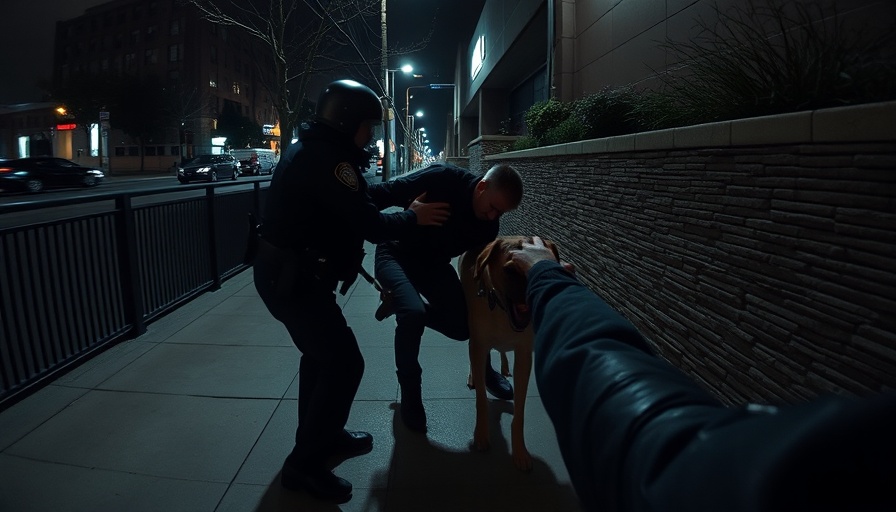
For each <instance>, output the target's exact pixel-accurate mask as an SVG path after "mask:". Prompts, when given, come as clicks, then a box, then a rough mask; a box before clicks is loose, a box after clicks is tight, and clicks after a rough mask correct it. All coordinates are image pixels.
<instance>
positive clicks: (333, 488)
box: [280, 460, 352, 503]
mask: <svg viewBox="0 0 896 512" xmlns="http://www.w3.org/2000/svg"><path fill="white" fill-rule="evenodd" d="M280 483H281V484H282V485H283V487H286V488H287V489H290V490H293V491H298V490H300V489H304V490H305V491H308V494H311V495H312V496H314V497H315V498H318V499H321V500H327V501H333V502H336V503H345V502H346V501H348V500H350V499H351V498H352V484H350V483H349V482H348V480H345V479H344V478H339V477H338V476H336V475H334V474H333V473H332V472H331V471H328V470H326V469H324V468H320V469H316V470H305V469H302V468H298V467H296V466H294V465H292V464H290V463H289V460H287V461H286V462H285V463H284V464H283V469H282V470H281V472H280Z"/></svg>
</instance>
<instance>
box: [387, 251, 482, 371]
mask: <svg viewBox="0 0 896 512" xmlns="http://www.w3.org/2000/svg"><path fill="white" fill-rule="evenodd" d="M374 268H375V273H376V278H377V280H378V281H379V282H380V284H381V285H382V286H383V288H385V289H387V290H390V291H391V292H392V305H393V307H394V309H395V319H396V322H397V323H398V326H397V327H396V328H395V366H396V368H397V372H396V373H397V374H398V382H399V384H401V385H402V386H408V385H411V386H419V385H420V384H421V380H422V374H423V369H422V368H421V367H420V362H419V361H418V356H419V354H420V340H421V338H422V337H423V330H424V329H425V328H426V327H429V328H430V329H434V330H436V331H438V332H440V333H442V334H444V335H445V336H447V337H449V338H451V339H454V340H458V341H465V340H467V339H468V338H469V337H470V332H469V327H468V326H467V304H466V299H465V298H464V292H463V288H462V287H461V284H460V279H459V278H458V276H457V271H456V270H455V269H454V266H453V265H452V264H451V262H450V261H436V262H433V261H428V260H420V259H419V258H415V257H414V255H412V254H404V253H402V251H401V249H400V248H399V247H398V246H397V245H396V244H394V243H385V244H380V245H378V246H377V248H376V258H375V264H374ZM421 295H422V296H423V297H424V298H425V299H426V302H427V303H428V305H427V304H425V303H424V302H423V299H422V298H421V297H420V296H421Z"/></svg>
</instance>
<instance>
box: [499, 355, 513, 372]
mask: <svg viewBox="0 0 896 512" xmlns="http://www.w3.org/2000/svg"><path fill="white" fill-rule="evenodd" d="M501 375H503V376H505V377H510V376H512V375H513V374H512V373H510V362H509V361H508V360H507V352H501Z"/></svg>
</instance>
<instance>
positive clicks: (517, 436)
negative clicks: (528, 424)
mask: <svg viewBox="0 0 896 512" xmlns="http://www.w3.org/2000/svg"><path fill="white" fill-rule="evenodd" d="M513 372H514V374H515V375H514V377H513V421H511V422H510V444H511V453H512V455H513V464H514V465H515V466H516V467H517V469H520V470H522V471H531V470H532V456H531V455H529V450H528V449H527V448H526V440H525V438H524V437H523V430H524V429H523V425H524V423H523V418H524V417H525V412H526V388H528V387H529V374H530V373H531V372H532V344H531V342H530V343H522V344H521V345H520V346H519V347H517V350H515V351H514V354H513Z"/></svg>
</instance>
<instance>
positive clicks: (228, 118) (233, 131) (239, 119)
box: [217, 101, 262, 149]
mask: <svg viewBox="0 0 896 512" xmlns="http://www.w3.org/2000/svg"><path fill="white" fill-rule="evenodd" d="M217 132H218V135H221V136H224V137H227V145H228V146H230V147H232V148H234V149H235V148H257V147H260V146H261V142H262V133H261V126H259V125H258V123H256V122H254V121H252V120H251V119H249V118H248V117H246V116H244V115H241V114H240V111H239V105H238V104H235V103H233V102H232V101H225V102H224V108H222V109H221V115H220V116H219V117H218V129H217Z"/></svg>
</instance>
